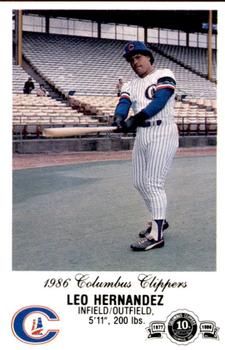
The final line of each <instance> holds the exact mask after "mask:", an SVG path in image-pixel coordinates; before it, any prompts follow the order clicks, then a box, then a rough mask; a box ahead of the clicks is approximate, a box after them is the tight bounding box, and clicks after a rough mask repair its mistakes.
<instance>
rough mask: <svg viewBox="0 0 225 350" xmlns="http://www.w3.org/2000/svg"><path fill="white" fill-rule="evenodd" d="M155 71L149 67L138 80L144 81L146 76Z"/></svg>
mask: <svg viewBox="0 0 225 350" xmlns="http://www.w3.org/2000/svg"><path fill="white" fill-rule="evenodd" d="M154 71H155V67H152V66H151V67H150V69H148V70H147V71H146V72H145V73H144V74H143V75H141V76H140V75H139V78H141V79H144V78H146V77H147V76H148V75H150V74H152V73H153V72H154Z"/></svg>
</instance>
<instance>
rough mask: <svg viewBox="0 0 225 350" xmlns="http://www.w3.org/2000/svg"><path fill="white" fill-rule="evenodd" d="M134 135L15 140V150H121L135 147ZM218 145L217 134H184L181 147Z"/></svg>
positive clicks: (28, 151)
mask: <svg viewBox="0 0 225 350" xmlns="http://www.w3.org/2000/svg"><path fill="white" fill-rule="evenodd" d="M133 144H134V138H133V137H123V138H120V137H117V138H110V137H99V138H91V137H88V138H72V139H33V140H14V141H13V152H17V153H48V152H82V151H86V152H87V151H120V150H130V149H132V148H133ZM204 146H216V136H183V137H180V147H204Z"/></svg>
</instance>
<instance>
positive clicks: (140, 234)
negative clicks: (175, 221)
mask: <svg viewBox="0 0 225 350" xmlns="http://www.w3.org/2000/svg"><path fill="white" fill-rule="evenodd" d="M148 224H149V226H148V227H147V228H146V230H142V231H141V232H139V234H138V235H139V237H141V238H144V237H146V235H148V234H149V233H150V232H151V229H152V223H151V222H149V223H148ZM168 227H169V223H168V222H167V221H166V220H164V223H163V228H162V230H163V231H164V230H166V229H167V228H168Z"/></svg>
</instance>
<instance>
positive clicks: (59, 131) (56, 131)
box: [42, 126, 117, 137]
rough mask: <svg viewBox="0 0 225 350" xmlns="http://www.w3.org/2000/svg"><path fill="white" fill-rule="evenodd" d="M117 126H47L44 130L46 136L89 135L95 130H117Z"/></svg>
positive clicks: (43, 133)
mask: <svg viewBox="0 0 225 350" xmlns="http://www.w3.org/2000/svg"><path fill="white" fill-rule="evenodd" d="M116 129H117V127H116V126H99V127H88V126H87V127H79V126H78V127H72V128H69V127H65V128H45V129H43V131H42V135H43V136H44V137H66V136H79V135H87V134H91V133H95V132H109V131H113V130H116Z"/></svg>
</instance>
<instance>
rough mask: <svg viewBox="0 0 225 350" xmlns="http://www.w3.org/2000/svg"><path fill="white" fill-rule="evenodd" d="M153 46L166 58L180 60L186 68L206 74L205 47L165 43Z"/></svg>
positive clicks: (213, 70) (214, 63)
mask: <svg viewBox="0 0 225 350" xmlns="http://www.w3.org/2000/svg"><path fill="white" fill-rule="evenodd" d="M153 47H155V48H156V49H157V51H159V52H161V53H163V54H164V55H166V56H167V57H168V58H172V59H174V60H176V61H177V62H180V63H181V64H182V65H184V66H185V67H186V68H190V70H192V71H193V72H196V73H198V74H200V75H203V76H207V73H208V64H207V62H208V58H207V49H205V48H196V47H185V46H175V45H166V44H154V45H153ZM216 67H217V64H216V50H213V54H212V79H213V80H214V81H216Z"/></svg>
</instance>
